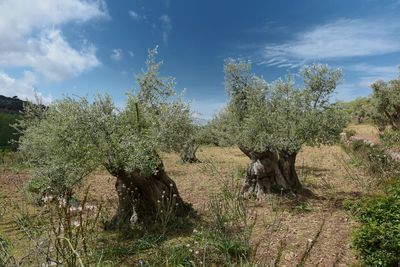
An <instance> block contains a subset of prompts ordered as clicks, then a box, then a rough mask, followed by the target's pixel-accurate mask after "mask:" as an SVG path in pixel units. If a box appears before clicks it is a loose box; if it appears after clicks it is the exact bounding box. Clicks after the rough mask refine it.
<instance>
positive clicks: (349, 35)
mask: <svg viewBox="0 0 400 267" xmlns="http://www.w3.org/2000/svg"><path fill="white" fill-rule="evenodd" d="M399 30H400V24H399V23H395V22H388V21H379V20H369V21H365V20H351V19H340V20H337V21H336V22H333V23H328V24H324V25H320V26H317V27H315V28H313V29H311V30H309V31H306V32H302V33H299V34H296V35H295V36H294V38H293V39H292V40H291V41H288V42H284V43H280V44H267V45H266V46H265V47H264V48H263V50H262V53H263V58H264V60H263V61H262V63H263V64H267V65H272V66H278V67H286V66H287V64H290V65H291V66H297V65H299V64H303V63H305V62H308V61H313V60H333V59H340V58H349V57H359V56H373V55H383V54H388V53H392V52H398V51H400V36H399V35H398V31H399Z"/></svg>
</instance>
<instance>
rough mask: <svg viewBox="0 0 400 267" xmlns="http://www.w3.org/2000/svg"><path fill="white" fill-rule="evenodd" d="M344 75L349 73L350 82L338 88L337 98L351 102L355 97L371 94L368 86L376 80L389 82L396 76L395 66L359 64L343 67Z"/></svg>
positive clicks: (396, 69)
mask: <svg viewBox="0 0 400 267" xmlns="http://www.w3.org/2000/svg"><path fill="white" fill-rule="evenodd" d="M344 71H345V73H351V74H352V76H353V79H352V80H349V81H346V80H345V82H344V83H343V84H341V85H339V86H338V90H337V98H338V99H340V100H346V101H347V100H351V99H354V98H355V97H357V96H366V95H368V94H370V93H371V88H370V85H371V84H372V83H373V82H375V81H377V80H384V81H389V80H392V79H395V78H396V77H397V75H398V73H399V72H398V71H399V69H398V66H397V65H386V66H380V65H371V64H366V63H359V64H354V65H348V66H345V67H344Z"/></svg>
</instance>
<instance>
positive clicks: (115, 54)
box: [110, 49, 123, 61]
mask: <svg viewBox="0 0 400 267" xmlns="http://www.w3.org/2000/svg"><path fill="white" fill-rule="evenodd" d="M110 57H111V59H112V60H115V61H120V60H121V59H122V57H123V51H122V49H113V50H112V51H111V56H110Z"/></svg>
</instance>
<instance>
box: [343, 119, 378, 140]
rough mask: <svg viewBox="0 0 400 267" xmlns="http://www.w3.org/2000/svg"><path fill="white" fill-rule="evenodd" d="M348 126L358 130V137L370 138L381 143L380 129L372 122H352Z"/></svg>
mask: <svg viewBox="0 0 400 267" xmlns="http://www.w3.org/2000/svg"><path fill="white" fill-rule="evenodd" d="M347 128H349V129H354V130H355V131H356V135H355V137H356V138H359V139H363V140H369V141H371V142H373V143H379V130H378V128H377V127H375V126H374V125H371V124H367V123H363V124H350V125H349V126H348V127H347Z"/></svg>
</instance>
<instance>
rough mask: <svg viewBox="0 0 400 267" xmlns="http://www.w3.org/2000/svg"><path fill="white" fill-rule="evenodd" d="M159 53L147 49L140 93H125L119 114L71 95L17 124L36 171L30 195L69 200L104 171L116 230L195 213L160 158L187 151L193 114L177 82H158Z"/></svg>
mask: <svg viewBox="0 0 400 267" xmlns="http://www.w3.org/2000/svg"><path fill="white" fill-rule="evenodd" d="M156 55H157V49H154V50H150V51H149V57H148V60H147V62H146V63H147V70H146V71H145V72H144V73H143V74H142V75H140V76H139V77H138V78H137V82H138V85H139V90H138V92H136V93H130V94H128V100H127V104H126V107H124V108H123V109H121V110H119V109H118V108H117V107H116V106H115V105H114V103H113V101H112V99H111V98H110V97H109V96H97V97H95V99H94V101H89V100H87V99H86V98H71V97H66V98H64V99H63V100H60V101H56V102H54V103H53V104H51V105H50V106H49V107H48V108H47V109H46V110H45V111H43V113H42V114H41V115H40V116H26V117H27V118H29V119H26V120H22V121H20V123H19V125H18V126H17V127H18V128H19V129H20V131H22V132H23V136H22V138H21V140H20V146H19V149H20V151H21V152H23V154H24V155H26V158H27V163H28V164H29V165H30V167H32V168H31V170H32V172H31V182H30V185H29V186H30V188H31V189H32V190H33V191H36V192H38V193H42V192H44V191H46V190H51V192H52V193H53V194H57V195H60V196H63V197H64V198H66V199H67V200H68V199H69V198H70V197H71V196H72V195H73V194H74V192H75V191H76V189H77V188H78V187H79V186H80V185H81V184H82V182H83V180H84V178H85V177H87V176H88V175H89V174H90V173H92V172H93V171H94V170H95V169H97V168H99V167H103V168H105V169H106V170H108V172H109V173H110V174H111V175H113V176H115V177H116V185H115V187H116V191H117V193H118V199H119V202H118V208H117V211H116V214H115V216H114V218H113V219H112V222H111V224H110V228H111V229H115V228H119V227H125V226H126V225H128V224H129V223H131V222H132V221H135V222H143V223H144V224H145V223H147V222H154V220H155V216H156V215H155V214H156V213H157V211H161V212H162V210H163V208H167V207H168V209H169V210H171V209H173V211H174V212H175V214H176V215H178V216H179V215H185V214H186V213H187V212H188V211H189V210H190V209H191V207H190V205H189V204H187V203H185V202H184V201H183V200H182V198H181V197H180V195H179V192H178V188H177V186H176V184H175V182H174V181H173V180H172V179H171V178H170V177H169V176H168V175H167V173H166V171H165V170H164V167H163V163H162V160H161V158H160V156H159V154H158V153H159V152H160V151H181V150H182V147H183V145H184V144H185V142H186V140H187V139H188V138H189V132H190V127H191V125H192V121H191V120H192V118H191V112H190V109H189V106H188V105H187V104H185V103H184V102H183V101H182V100H181V98H180V97H178V96H176V94H175V91H174V85H175V83H174V80H173V79H172V78H162V77H160V76H159V68H160V66H161V62H157V61H156ZM28 115H29V114H28ZM32 117H33V118H34V119H32ZM171 207H172V208H171Z"/></svg>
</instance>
